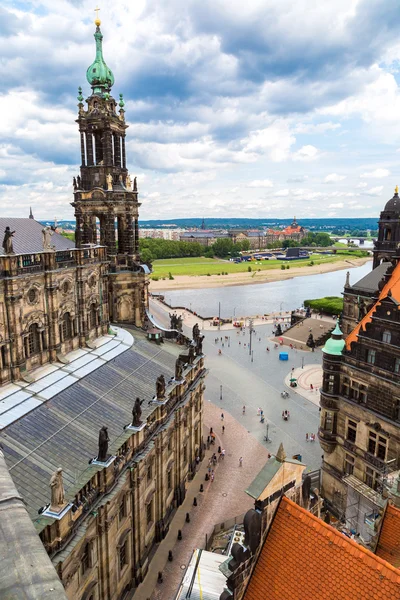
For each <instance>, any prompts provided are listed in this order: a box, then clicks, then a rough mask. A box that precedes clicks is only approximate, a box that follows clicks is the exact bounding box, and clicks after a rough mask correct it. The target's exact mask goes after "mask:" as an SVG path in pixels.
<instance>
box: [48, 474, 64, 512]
mask: <svg viewBox="0 0 400 600" xmlns="http://www.w3.org/2000/svg"><path fill="white" fill-rule="evenodd" d="M50 489H51V503H50V510H51V511H52V512H57V513H59V512H61V509H62V508H63V507H64V506H65V505H66V502H65V492H64V484H63V476H62V468H61V467H59V468H58V469H57V471H54V473H53V475H52V476H51V479H50Z"/></svg>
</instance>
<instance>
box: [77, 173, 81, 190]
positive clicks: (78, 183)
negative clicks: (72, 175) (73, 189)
mask: <svg viewBox="0 0 400 600" xmlns="http://www.w3.org/2000/svg"><path fill="white" fill-rule="evenodd" d="M76 185H77V186H78V190H80V189H81V177H80V175H78V177H77V178H76Z"/></svg>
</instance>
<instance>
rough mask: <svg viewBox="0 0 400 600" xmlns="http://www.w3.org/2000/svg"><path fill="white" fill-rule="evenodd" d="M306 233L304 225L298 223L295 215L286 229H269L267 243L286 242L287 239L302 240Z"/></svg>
mask: <svg viewBox="0 0 400 600" xmlns="http://www.w3.org/2000/svg"><path fill="white" fill-rule="evenodd" d="M306 235H307V232H306V230H305V229H304V227H302V226H301V225H299V224H298V222H297V221H296V217H294V219H293V221H292V223H291V224H290V225H288V226H287V227H285V228H284V229H268V230H267V231H266V234H265V236H266V243H267V244H270V243H273V242H284V241H285V240H294V241H295V242H301V240H302V239H303V238H304V237H305V236H306Z"/></svg>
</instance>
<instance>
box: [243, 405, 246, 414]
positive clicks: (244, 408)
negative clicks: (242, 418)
mask: <svg viewBox="0 0 400 600" xmlns="http://www.w3.org/2000/svg"><path fill="white" fill-rule="evenodd" d="M243 414H244V415H245V414H246V407H245V406H243Z"/></svg>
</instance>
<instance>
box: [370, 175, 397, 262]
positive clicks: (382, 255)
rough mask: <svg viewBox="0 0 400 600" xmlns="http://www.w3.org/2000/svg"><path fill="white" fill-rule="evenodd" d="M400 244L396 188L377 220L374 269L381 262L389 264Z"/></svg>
mask: <svg viewBox="0 0 400 600" xmlns="http://www.w3.org/2000/svg"><path fill="white" fill-rule="evenodd" d="M399 243H400V198H399V188H398V187H397V186H396V189H395V190H394V196H393V198H391V199H390V200H389V201H388V202H386V205H385V208H384V209H383V211H382V212H381V215H380V218H379V230H378V239H377V241H376V242H375V247H374V251H373V253H374V262H373V265H372V268H373V269H375V268H376V267H377V266H378V265H380V264H381V263H382V262H385V261H387V262H390V261H391V260H392V259H393V257H394V256H395V254H396V252H397V246H398V244H399Z"/></svg>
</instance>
